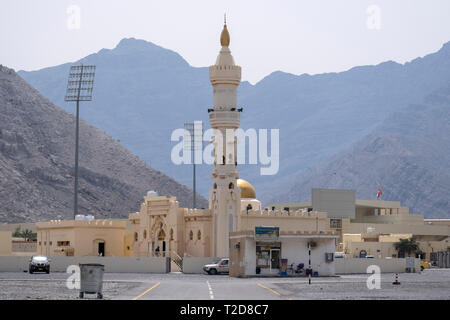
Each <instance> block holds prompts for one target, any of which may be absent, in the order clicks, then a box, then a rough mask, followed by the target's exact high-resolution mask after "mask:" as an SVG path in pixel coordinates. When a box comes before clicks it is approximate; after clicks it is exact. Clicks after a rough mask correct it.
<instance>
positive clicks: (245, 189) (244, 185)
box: [237, 179, 256, 199]
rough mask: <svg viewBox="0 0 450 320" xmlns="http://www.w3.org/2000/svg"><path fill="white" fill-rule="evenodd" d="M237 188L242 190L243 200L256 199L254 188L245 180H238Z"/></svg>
mask: <svg viewBox="0 0 450 320" xmlns="http://www.w3.org/2000/svg"><path fill="white" fill-rule="evenodd" d="M237 186H238V187H239V189H241V198H245V199H256V192H255V188H253V186H252V185H251V184H250V183H249V182H247V181H245V180H244V179H237Z"/></svg>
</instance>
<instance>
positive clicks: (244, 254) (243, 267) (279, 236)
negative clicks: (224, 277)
mask: <svg viewBox="0 0 450 320" xmlns="http://www.w3.org/2000/svg"><path fill="white" fill-rule="evenodd" d="M338 237H339V236H338V235H337V234H334V233H332V232H328V233H326V232H319V233H302V232H298V233H292V232H289V233H283V232H281V233H280V229H279V228H278V227H255V230H248V231H238V232H233V233H231V234H230V276H235V277H242V276H251V275H268V274H273V275H280V274H281V271H285V270H286V268H287V266H288V265H293V266H297V265H298V264H303V265H304V266H305V268H306V267H307V266H308V265H309V260H311V269H312V270H313V272H315V273H317V274H318V275H319V276H321V275H323V276H329V275H334V273H335V271H334V261H333V260H334V259H332V258H331V259H330V257H333V256H334V255H333V254H334V249H335V240H336V239H337V238H338ZM309 243H314V244H315V245H314V247H313V248H312V249H311V255H310V254H309V249H308V244H309ZM284 274H286V273H284Z"/></svg>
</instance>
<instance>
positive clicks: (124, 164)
mask: <svg viewBox="0 0 450 320" xmlns="http://www.w3.org/2000/svg"><path fill="white" fill-rule="evenodd" d="M82 107H88V104H87V103H86V104H84V105H82ZM74 145H75V118H74V116H72V115H70V114H69V113H67V112H66V111H64V110H63V109H61V108H59V107H57V106H55V105H54V104H53V103H51V102H50V101H49V100H47V99H46V98H44V97H43V96H42V95H41V94H40V93H39V92H38V91H37V90H36V89H34V88H32V87H31V86H30V85H28V84H27V83H26V82H25V81H24V80H23V79H22V78H21V77H20V76H18V75H17V74H16V73H15V72H14V71H13V70H12V69H8V68H6V67H4V66H0V222H22V221H37V220H45V219H64V218H70V217H73V172H74ZM150 147H151V145H147V146H146V148H150ZM79 157H80V162H79V169H80V171H79V173H80V179H79V192H80V194H79V213H80V214H93V215H94V216H96V217H114V218H118V217H127V215H128V213H130V212H135V211H138V210H139V208H140V203H141V202H142V200H143V196H144V195H145V194H146V193H147V191H149V190H156V191H157V192H158V193H159V194H161V195H167V196H169V195H173V196H177V198H178V200H179V201H180V205H182V206H191V204H192V192H191V191H190V190H189V189H188V188H187V187H185V186H183V185H180V184H179V183H177V182H176V181H174V180H173V179H171V178H169V177H168V176H166V175H164V174H163V173H161V172H159V171H157V170H154V169H153V168H151V167H150V166H149V165H148V164H147V163H146V162H145V161H144V160H142V159H140V158H138V157H137V156H135V155H133V154H131V153H130V152H129V151H128V150H127V149H125V148H124V147H123V146H121V145H120V144H119V143H118V142H117V141H115V140H114V139H113V138H112V137H110V136H108V135H106V134H105V133H104V132H102V131H101V130H99V129H97V128H95V127H93V126H92V125H90V124H87V123H86V122H85V121H83V120H82V121H80V155H79ZM198 203H200V206H207V202H206V200H205V199H204V198H200V199H199V200H198Z"/></svg>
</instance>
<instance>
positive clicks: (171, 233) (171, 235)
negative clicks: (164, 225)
mask: <svg viewBox="0 0 450 320" xmlns="http://www.w3.org/2000/svg"><path fill="white" fill-rule="evenodd" d="M170 240H173V229H170Z"/></svg>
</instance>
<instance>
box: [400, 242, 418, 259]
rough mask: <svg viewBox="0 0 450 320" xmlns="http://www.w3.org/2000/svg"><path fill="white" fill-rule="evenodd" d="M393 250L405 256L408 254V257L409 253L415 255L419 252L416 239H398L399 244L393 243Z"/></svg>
mask: <svg viewBox="0 0 450 320" xmlns="http://www.w3.org/2000/svg"><path fill="white" fill-rule="evenodd" d="M394 247H395V250H397V252H398V253H399V255H400V254H403V255H405V253H407V254H408V257H410V256H411V253H416V252H417V251H419V244H418V243H417V242H416V239H414V238H411V239H400V241H399V242H396V243H394Z"/></svg>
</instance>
